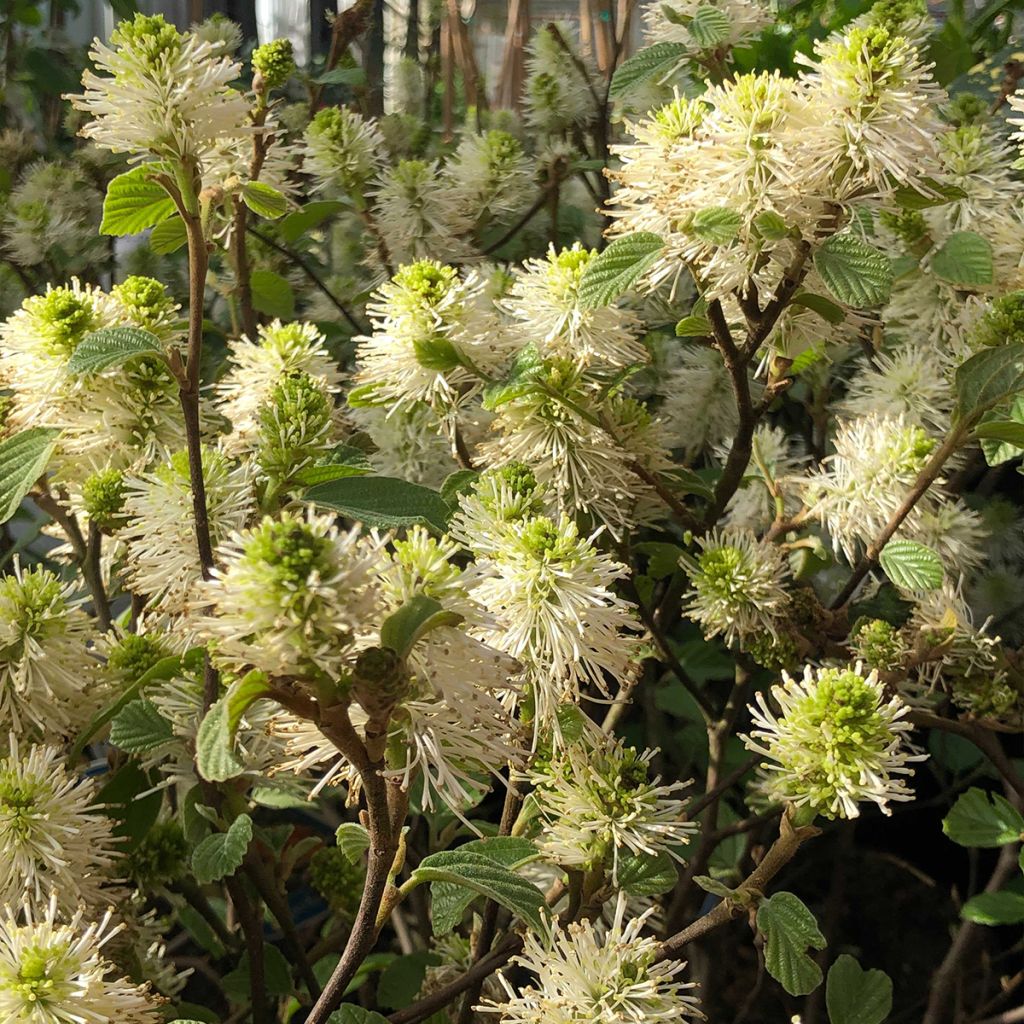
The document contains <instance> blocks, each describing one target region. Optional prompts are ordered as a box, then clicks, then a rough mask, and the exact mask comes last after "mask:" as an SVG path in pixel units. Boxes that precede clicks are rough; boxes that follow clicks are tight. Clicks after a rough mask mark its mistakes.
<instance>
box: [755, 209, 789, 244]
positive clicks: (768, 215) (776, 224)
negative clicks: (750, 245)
mask: <svg viewBox="0 0 1024 1024" xmlns="http://www.w3.org/2000/svg"><path fill="white" fill-rule="evenodd" d="M754 227H755V228H757V230H758V232H759V233H760V235H761V237H762V238H764V239H766V240H767V241H769V242H780V241H781V240H782V239H783V238H785V237H786V235H788V234H789V228H788V227H787V226H786V222H785V221H784V220H783V219H782V218H781V217H780V216H779V215H778V214H777V213H776V212H775V211H774V210H765V211H764V213H759V214H758V215H757V216H756V217H755V218H754Z"/></svg>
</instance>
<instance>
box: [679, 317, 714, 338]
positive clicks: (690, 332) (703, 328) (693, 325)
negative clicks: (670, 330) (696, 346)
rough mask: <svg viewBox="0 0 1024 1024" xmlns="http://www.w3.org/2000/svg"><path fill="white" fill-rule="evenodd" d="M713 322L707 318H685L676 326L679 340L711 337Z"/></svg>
mask: <svg viewBox="0 0 1024 1024" xmlns="http://www.w3.org/2000/svg"><path fill="white" fill-rule="evenodd" d="M711 331H712V327H711V321H710V320H709V319H708V318H707V317H706V316H694V315H693V314H692V313H691V314H690V315H689V316H684V317H683V319H682V320H680V321H679V323H677V324H676V337H677V338H709V337H710V336H711Z"/></svg>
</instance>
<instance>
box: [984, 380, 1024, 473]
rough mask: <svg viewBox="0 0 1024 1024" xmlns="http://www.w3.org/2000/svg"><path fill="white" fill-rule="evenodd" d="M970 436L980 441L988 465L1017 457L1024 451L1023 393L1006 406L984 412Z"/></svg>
mask: <svg viewBox="0 0 1024 1024" xmlns="http://www.w3.org/2000/svg"><path fill="white" fill-rule="evenodd" d="M1007 417H1009V418H1007ZM972 436H973V437H974V438H975V439H976V440H979V441H980V442H981V450H982V452H984V454H985V461H986V462H987V463H988V464H989V465H990V466H998V465H1000V464H1001V463H1003V462H1008V461H1009V460H1010V459H1015V458H1017V457H1018V456H1019V455H1020V454H1021V453H1022V452H1024V395H1018V396H1017V397H1016V398H1015V399H1014V400H1013V402H1012V403H1010V405H1009V407H1008V408H1007V407H1006V406H1001V407H1000V408H998V409H994V410H992V411H991V412H989V413H986V414H985V416H984V417H982V420H981V422H980V423H979V424H978V425H977V427H976V428H975V429H974V433H973V435H972Z"/></svg>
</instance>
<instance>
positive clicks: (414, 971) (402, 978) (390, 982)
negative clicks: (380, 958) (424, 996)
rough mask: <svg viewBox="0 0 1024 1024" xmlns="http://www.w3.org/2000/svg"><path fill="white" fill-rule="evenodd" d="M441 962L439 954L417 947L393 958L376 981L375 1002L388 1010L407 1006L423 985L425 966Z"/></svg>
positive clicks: (432, 965) (425, 972)
mask: <svg viewBox="0 0 1024 1024" xmlns="http://www.w3.org/2000/svg"><path fill="white" fill-rule="evenodd" d="M441 962H442V959H441V955H440V954H439V953H435V952H433V951H432V950H429V949H418V950H416V952H414V953H406V954H405V955H404V956H400V957H398V959H397V960H393V961H392V962H391V963H389V964H388V965H387V967H385V968H384V970H383V971H381V974H380V979H379V980H378V982H377V1002H378V1003H379V1004H380V1005H381V1006H383V1007H385V1008H386V1009H388V1010H401V1009H402V1008H403V1007H405V1006H408V1005H409V1004H410V1003H411V1002H412V1001H413V1000H414V999H415V998H416V995H417V993H418V992H419V990H420V988H421V986H422V985H423V979H424V978H425V977H426V974H427V968H428V967H434V966H436V965H437V964H439V963H441Z"/></svg>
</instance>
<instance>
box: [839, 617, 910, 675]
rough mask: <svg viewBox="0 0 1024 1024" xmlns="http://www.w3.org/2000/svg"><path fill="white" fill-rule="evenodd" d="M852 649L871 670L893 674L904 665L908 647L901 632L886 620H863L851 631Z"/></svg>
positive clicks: (856, 623) (855, 624)
mask: <svg viewBox="0 0 1024 1024" xmlns="http://www.w3.org/2000/svg"><path fill="white" fill-rule="evenodd" d="M850 649H851V650H852V651H853V652H854V654H855V655H856V656H857V658H859V659H861V660H862V661H863V662H864V663H865V664H866V665H868V666H870V667H871V668H877V669H879V670H880V671H883V672H893V671H895V670H896V669H898V668H899V667H900V666H901V665H902V664H903V659H904V658H905V657H906V655H907V645H906V643H904V640H903V637H902V636H901V635H900V632H899V630H898V629H897V628H896V627H895V626H893V625H891V624H890V623H888V622H886V621H885V620H884V619H861V620H859V621H858V622H855V623H854V625H853V629H852V630H851V631H850Z"/></svg>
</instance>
